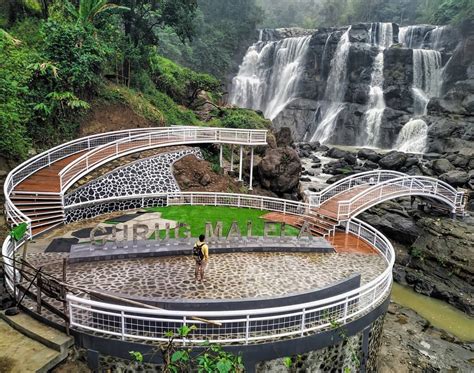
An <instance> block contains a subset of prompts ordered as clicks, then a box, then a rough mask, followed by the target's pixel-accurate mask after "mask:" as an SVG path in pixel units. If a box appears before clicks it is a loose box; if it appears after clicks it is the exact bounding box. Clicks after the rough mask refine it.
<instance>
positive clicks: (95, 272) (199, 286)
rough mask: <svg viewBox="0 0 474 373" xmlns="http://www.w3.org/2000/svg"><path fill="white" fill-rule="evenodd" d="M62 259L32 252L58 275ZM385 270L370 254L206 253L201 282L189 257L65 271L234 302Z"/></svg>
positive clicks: (93, 285) (112, 288)
mask: <svg viewBox="0 0 474 373" xmlns="http://www.w3.org/2000/svg"><path fill="white" fill-rule="evenodd" d="M63 255H64V254H63ZM63 255H58V254H52V253H46V254H39V255H38V254H35V259H34V262H36V264H37V265H39V264H40V263H42V264H44V263H46V262H49V263H51V261H54V262H55V264H51V265H45V266H44V267H43V270H44V271H46V272H49V273H51V274H55V275H57V276H58V277H60V274H61V259H60V257H62V256H63ZM66 255H67V254H66ZM32 259H33V258H32ZM32 262H33V260H32ZM385 268H386V263H385V261H384V260H383V259H382V258H381V257H380V256H377V255H370V254H369V255H367V254H340V253H339V254H319V253H232V254H215V255H212V251H211V257H210V262H209V265H208V268H207V271H206V278H205V280H204V282H203V283H196V282H195V280H194V261H193V259H192V257H189V256H188V257H186V256H171V257H162V258H143V259H128V260H111V261H104V262H89V263H78V264H71V265H69V266H68V269H67V282H68V283H70V284H74V285H76V286H80V287H87V288H89V289H96V290H102V291H106V292H114V293H119V294H123V295H134V296H139V297H152V298H161V299H173V298H174V299H176V298H182V299H239V298H252V297H275V296H282V295H286V294H291V293H298V292H304V291H308V290H312V289H317V288H321V287H325V286H328V285H330V284H332V283H334V282H336V281H340V280H343V279H345V278H347V277H348V276H350V275H352V274H356V273H360V274H361V275H362V283H366V282H368V281H370V280H372V279H373V278H375V277H376V276H377V275H379V274H380V273H382V272H383V270H384V269H385Z"/></svg>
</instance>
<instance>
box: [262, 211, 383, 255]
mask: <svg viewBox="0 0 474 373" xmlns="http://www.w3.org/2000/svg"><path fill="white" fill-rule="evenodd" d="M262 218H263V219H265V220H269V221H274V222H278V223H286V224H288V225H291V226H294V227H297V226H298V224H299V223H300V222H301V220H302V219H301V218H299V217H298V216H295V215H284V214H281V213H278V212H270V213H268V214H265V215H263V216H262ZM327 240H328V241H329V243H330V244H331V245H332V246H333V247H334V250H336V252H337V253H359V254H378V251H377V250H376V249H375V248H374V247H372V245H369V244H368V243H367V242H365V241H364V240H362V239H360V238H358V237H357V236H355V235H353V234H346V233H345V232H336V233H335V235H334V236H331V237H329V238H328V239H327Z"/></svg>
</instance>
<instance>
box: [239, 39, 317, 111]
mask: <svg viewBox="0 0 474 373" xmlns="http://www.w3.org/2000/svg"><path fill="white" fill-rule="evenodd" d="M260 35H261V37H262V33H261V34H260ZM310 40H311V36H304V37H295V38H287V39H283V40H279V41H270V42H263V41H262V40H261V39H260V40H259V41H258V42H257V43H255V44H254V45H252V46H251V47H250V48H249V49H248V50H247V53H246V55H245V57H244V60H243V63H242V65H241V66H240V69H239V73H238V75H237V76H236V77H235V78H234V79H233V80H232V89H231V93H230V102H231V103H232V104H233V105H237V106H240V107H245V108H249V109H254V110H261V111H263V113H264V115H265V117H266V118H269V119H274V118H275V117H276V116H277V115H278V113H279V112H280V111H281V110H282V109H283V108H284V107H285V106H286V105H287V104H288V102H289V101H291V99H293V98H295V96H296V92H297V88H298V83H299V77H300V76H301V74H300V71H299V70H300V69H301V67H302V65H303V63H304V58H305V54H306V51H307V49H308V45H309V42H310Z"/></svg>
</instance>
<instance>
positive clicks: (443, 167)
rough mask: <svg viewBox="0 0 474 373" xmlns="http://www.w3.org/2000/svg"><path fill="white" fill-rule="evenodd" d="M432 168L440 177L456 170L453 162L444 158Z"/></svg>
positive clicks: (436, 161)
mask: <svg viewBox="0 0 474 373" xmlns="http://www.w3.org/2000/svg"><path fill="white" fill-rule="evenodd" d="M432 168H433V170H435V172H436V173H437V174H438V175H441V174H445V173H446V172H449V171H452V170H454V166H453V165H452V164H451V162H450V161H448V160H447V159H444V158H441V159H437V160H435V161H433V166H432Z"/></svg>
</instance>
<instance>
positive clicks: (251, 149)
mask: <svg viewBox="0 0 474 373" xmlns="http://www.w3.org/2000/svg"><path fill="white" fill-rule="evenodd" d="M252 182H253V146H251V147H250V185H249V190H252Z"/></svg>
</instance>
